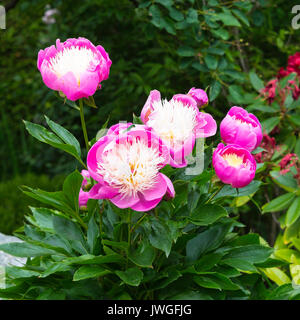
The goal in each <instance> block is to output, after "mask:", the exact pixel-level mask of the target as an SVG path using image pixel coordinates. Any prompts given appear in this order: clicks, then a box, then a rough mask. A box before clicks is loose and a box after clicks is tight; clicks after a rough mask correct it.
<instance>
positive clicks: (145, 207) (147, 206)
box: [131, 197, 161, 212]
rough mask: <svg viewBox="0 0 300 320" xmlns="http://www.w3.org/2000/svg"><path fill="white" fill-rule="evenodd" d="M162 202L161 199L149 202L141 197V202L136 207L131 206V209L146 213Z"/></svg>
mask: <svg viewBox="0 0 300 320" xmlns="http://www.w3.org/2000/svg"><path fill="white" fill-rule="evenodd" d="M160 201H161V199H155V200H152V201H147V200H145V199H143V198H142V197H141V198H140V201H139V202H137V203H136V204H135V205H132V206H131V209H132V210H135V211H141V212H146V211H149V210H151V209H153V208H155V207H156V206H157V205H158V204H159V202H160Z"/></svg>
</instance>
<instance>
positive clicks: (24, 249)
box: [0, 242, 57, 258]
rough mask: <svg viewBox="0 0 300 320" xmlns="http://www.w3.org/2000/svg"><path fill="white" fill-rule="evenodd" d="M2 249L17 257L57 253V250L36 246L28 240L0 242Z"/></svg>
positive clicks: (0, 248)
mask: <svg viewBox="0 0 300 320" xmlns="http://www.w3.org/2000/svg"><path fill="white" fill-rule="evenodd" d="M0 251H4V252H6V253H8V254H10V255H12V256H16V257H22V258H27V257H40V256H46V255H51V254H55V255H57V252H56V251H54V250H51V249H47V248H44V247H40V246H36V245H33V244H30V243H26V242H10V243H3V244H0Z"/></svg>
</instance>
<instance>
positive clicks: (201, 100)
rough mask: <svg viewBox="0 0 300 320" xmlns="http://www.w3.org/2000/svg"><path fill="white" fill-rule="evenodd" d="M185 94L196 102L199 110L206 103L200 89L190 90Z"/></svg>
mask: <svg viewBox="0 0 300 320" xmlns="http://www.w3.org/2000/svg"><path fill="white" fill-rule="evenodd" d="M187 94H188V95H189V96H191V97H192V98H193V99H194V100H195V101H196V102H197V106H198V108H200V107H202V106H204V105H206V104H207V103H208V96H207V94H206V92H205V91H204V90H202V89H195V88H192V89H190V91H189V92H188V93H187Z"/></svg>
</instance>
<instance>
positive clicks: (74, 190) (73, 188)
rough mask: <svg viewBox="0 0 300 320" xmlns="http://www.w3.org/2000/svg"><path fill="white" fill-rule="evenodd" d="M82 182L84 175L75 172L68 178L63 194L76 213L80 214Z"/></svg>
mask: <svg viewBox="0 0 300 320" xmlns="http://www.w3.org/2000/svg"><path fill="white" fill-rule="evenodd" d="M82 181H83V177H82V175H81V174H80V173H79V172H78V171H77V170H75V171H74V172H72V173H71V174H69V175H68V176H67V178H66V179H65V181H64V184H63V192H64V194H65V197H66V199H67V200H68V202H69V204H70V205H71V207H72V208H73V209H74V210H75V211H76V212H79V202H78V197H79V191H80V188H81V183H82Z"/></svg>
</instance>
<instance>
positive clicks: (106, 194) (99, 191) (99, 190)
mask: <svg viewBox="0 0 300 320" xmlns="http://www.w3.org/2000/svg"><path fill="white" fill-rule="evenodd" d="M118 193H119V191H118V190H117V189H114V188H112V187H110V186H107V185H103V184H102V183H97V184H95V185H94V186H93V187H92V188H91V190H90V191H89V197H90V198H92V199H111V198H113V197H115V196H116V195H117V194H118Z"/></svg>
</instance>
